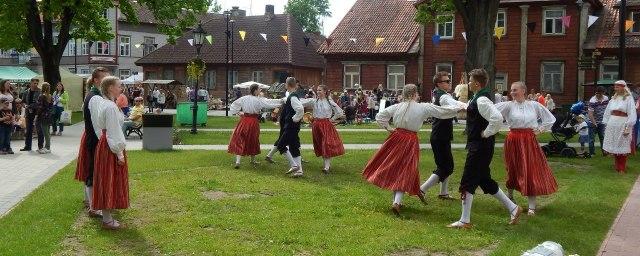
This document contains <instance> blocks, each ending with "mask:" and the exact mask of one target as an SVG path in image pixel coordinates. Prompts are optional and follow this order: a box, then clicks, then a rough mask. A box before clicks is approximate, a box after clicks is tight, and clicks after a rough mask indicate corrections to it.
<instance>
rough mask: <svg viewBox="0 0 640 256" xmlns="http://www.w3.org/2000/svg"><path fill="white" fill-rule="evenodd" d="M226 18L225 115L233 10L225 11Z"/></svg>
mask: <svg viewBox="0 0 640 256" xmlns="http://www.w3.org/2000/svg"><path fill="white" fill-rule="evenodd" d="M223 14H224V20H225V21H226V23H227V30H226V31H225V35H226V40H225V42H226V57H225V60H226V61H225V63H224V67H225V77H226V79H225V82H226V83H227V86H225V88H224V105H225V108H224V115H225V116H229V86H231V85H230V84H231V83H230V82H229V37H231V31H230V30H229V22H232V21H231V12H230V11H224V13H223Z"/></svg>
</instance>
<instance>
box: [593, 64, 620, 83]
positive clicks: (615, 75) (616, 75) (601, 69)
mask: <svg viewBox="0 0 640 256" xmlns="http://www.w3.org/2000/svg"><path fill="white" fill-rule="evenodd" d="M604 66H616V72H615V73H613V72H605V71H604ZM617 67H618V61H616V60H612V61H602V62H600V70H599V71H600V74H598V76H599V77H600V80H604V79H611V80H617V79H618V75H619V74H618V71H617V70H618V68H617ZM605 74H606V75H612V77H613V78H605V77H604V76H605Z"/></svg>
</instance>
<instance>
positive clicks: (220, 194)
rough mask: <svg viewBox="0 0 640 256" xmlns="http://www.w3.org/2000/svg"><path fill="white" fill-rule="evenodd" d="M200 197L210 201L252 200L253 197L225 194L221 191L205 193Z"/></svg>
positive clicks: (249, 195)
mask: <svg viewBox="0 0 640 256" xmlns="http://www.w3.org/2000/svg"><path fill="white" fill-rule="evenodd" d="M202 195H204V197H206V198H207V199H209V200H212V201H215V200H220V199H225V198H230V199H245V198H252V197H254V196H255V195H251V194H234V193H227V192H223V191H205V192H202Z"/></svg>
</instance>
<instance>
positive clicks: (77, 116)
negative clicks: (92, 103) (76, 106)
mask: <svg viewBox="0 0 640 256" xmlns="http://www.w3.org/2000/svg"><path fill="white" fill-rule="evenodd" d="M82 121H84V116H83V115H82V111H73V113H71V125H74V124H77V123H79V122H82Z"/></svg>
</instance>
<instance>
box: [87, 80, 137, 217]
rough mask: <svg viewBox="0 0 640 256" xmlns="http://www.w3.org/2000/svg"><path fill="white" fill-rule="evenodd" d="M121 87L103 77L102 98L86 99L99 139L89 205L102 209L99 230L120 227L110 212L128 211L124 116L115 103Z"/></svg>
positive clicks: (127, 173) (127, 172) (119, 84)
mask: <svg viewBox="0 0 640 256" xmlns="http://www.w3.org/2000/svg"><path fill="white" fill-rule="evenodd" d="M121 86H122V85H121V83H120V79H118V78H117V77H113V76H108V77H105V78H104V79H103V80H102V83H101V84H100V94H101V95H102V97H93V98H91V100H89V111H91V121H92V123H93V127H94V130H95V131H96V135H98V136H99V138H100V139H99V140H98V146H97V147H96V153H95V166H94V174H93V197H92V199H93V200H92V206H93V208H94V209H96V210H102V227H103V228H105V229H119V228H121V226H120V223H118V221H116V220H115V219H113V216H112V211H113V210H114V209H126V208H129V170H128V167H127V159H126V152H125V147H126V145H127V143H126V141H125V138H124V134H123V133H122V125H123V124H124V114H123V113H122V110H120V108H119V107H118V106H117V105H116V103H115V100H116V98H117V97H118V96H119V95H120V92H121V91H122V90H121Z"/></svg>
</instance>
